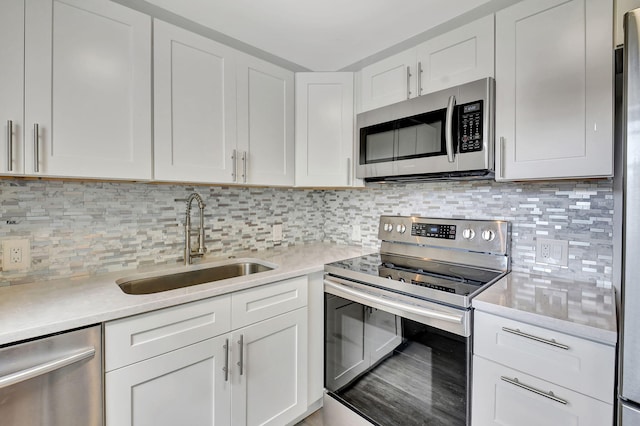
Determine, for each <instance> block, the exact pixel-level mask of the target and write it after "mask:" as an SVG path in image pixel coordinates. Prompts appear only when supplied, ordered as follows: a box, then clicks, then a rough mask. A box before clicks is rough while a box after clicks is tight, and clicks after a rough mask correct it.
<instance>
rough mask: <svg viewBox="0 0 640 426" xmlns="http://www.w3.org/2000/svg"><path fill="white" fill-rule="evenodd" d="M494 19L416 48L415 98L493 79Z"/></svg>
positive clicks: (436, 38)
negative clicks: (472, 82) (480, 80)
mask: <svg viewBox="0 0 640 426" xmlns="http://www.w3.org/2000/svg"><path fill="white" fill-rule="evenodd" d="M493 38H494V17H493V15H489V16H487V17H484V18H482V19H479V20H477V21H474V22H472V23H470V24H467V25H464V26H462V27H460V28H457V29H455V30H454V31H450V32H448V33H445V34H442V35H440V36H438V37H434V38H432V39H431V40H428V41H426V42H425V43H423V44H421V45H419V46H418V47H417V48H416V51H417V58H418V65H417V67H418V78H417V82H418V87H417V94H418V96H420V95H422V94H425V93H430V92H435V91H437V90H442V89H446V88H448V87H452V86H455V85H458V84H463V83H468V82H470V81H474V80H479V79H481V78H486V77H493V76H494V68H493V62H494V43H493Z"/></svg>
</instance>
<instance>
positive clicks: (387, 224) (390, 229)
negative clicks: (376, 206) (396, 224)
mask: <svg viewBox="0 0 640 426" xmlns="http://www.w3.org/2000/svg"><path fill="white" fill-rule="evenodd" d="M383 229H384V230H385V231H387V232H391V231H393V225H392V224H390V223H385V224H384V226H383Z"/></svg>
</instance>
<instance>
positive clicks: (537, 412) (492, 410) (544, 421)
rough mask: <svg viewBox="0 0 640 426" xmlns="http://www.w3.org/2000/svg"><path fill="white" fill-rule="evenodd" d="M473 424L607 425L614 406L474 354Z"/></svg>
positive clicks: (523, 425) (533, 425)
mask: <svg viewBox="0 0 640 426" xmlns="http://www.w3.org/2000/svg"><path fill="white" fill-rule="evenodd" d="M472 398H473V409H472V419H473V420H472V425H473V426H489V425H496V426H497V425H500V426H507V425H513V426H541V425H557V426H561V425H571V426H605V425H611V424H612V423H613V411H612V406H611V405H609V404H605V403H604V402H602V401H598V400H597V399H594V398H590V397H588V396H585V395H582V394H581V393H578V392H575V391H573V390H570V389H566V388H563V387H560V386H557V385H554V384H553V383H549V382H546V381H544V380H540V379H538V378H537V377H534V376H530V375H528V374H524V373H522V372H520V371H517V370H513V369H511V368H508V367H505V366H503V365H501V364H497V363H495V362H492V361H488V360H486V359H484V358H482V357H479V356H474V357H473V396H472Z"/></svg>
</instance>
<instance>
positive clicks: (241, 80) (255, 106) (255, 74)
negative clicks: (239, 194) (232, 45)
mask: <svg viewBox="0 0 640 426" xmlns="http://www.w3.org/2000/svg"><path fill="white" fill-rule="evenodd" d="M236 75H237V93H238V148H237V149H238V155H237V161H238V163H237V169H238V173H239V177H238V180H237V182H238V183H248V184H256V185H287V186H292V185H293V182H294V178H295V172H294V161H295V158H294V151H293V150H294V139H293V138H294V133H293V132H294V121H293V119H294V104H293V102H294V94H293V90H294V77H293V72H292V71H289V70H286V69H284V68H280V67H278V66H276V65H273V64H270V63H268V62H265V61H263V60H260V59H258V58H254V57H252V56H248V55H245V54H242V53H238V69H237V73H236Z"/></svg>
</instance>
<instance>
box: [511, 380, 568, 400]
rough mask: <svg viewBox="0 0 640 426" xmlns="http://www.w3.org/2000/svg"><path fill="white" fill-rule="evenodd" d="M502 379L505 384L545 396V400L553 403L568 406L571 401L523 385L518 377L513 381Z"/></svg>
mask: <svg viewBox="0 0 640 426" xmlns="http://www.w3.org/2000/svg"><path fill="white" fill-rule="evenodd" d="M500 379H501V380H503V381H505V382H507V383H509V384H512V385H514V386H518V387H520V388H522V389H525V390H528V391H529V392H533V393H535V394H536V395H540V396H544V397H545V398H549V399H550V400H552V401H555V402H559V403H560V404H563V405H567V404H568V403H569V401H567V400H566V399H562V398H558V397H557V396H555V395H554V394H553V392H551V391H549V392H545V391H541V390H539V389H536V388H533V387H531V386H528V385H525V384H523V383H520V381H519V380H518V378H517V377H514V378H513V379H510V378H508V377H505V376H500Z"/></svg>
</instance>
